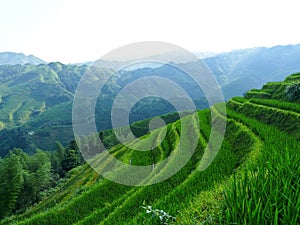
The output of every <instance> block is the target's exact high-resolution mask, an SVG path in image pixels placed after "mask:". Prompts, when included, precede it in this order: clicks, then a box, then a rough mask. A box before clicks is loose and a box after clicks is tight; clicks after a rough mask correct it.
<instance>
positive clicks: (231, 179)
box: [0, 74, 300, 225]
mask: <svg viewBox="0 0 300 225" xmlns="http://www.w3.org/2000/svg"><path fill="white" fill-rule="evenodd" d="M299 90H300V74H294V75H291V76H289V77H287V78H286V79H285V81H283V82H276V83H267V84H266V85H265V86H264V87H263V88H262V89H261V90H251V91H249V92H248V93H247V94H246V95H245V98H241V97H238V98H233V99H232V100H230V101H229V102H228V104H227V130H226V134H225V141H224V142H223V144H222V147H221V149H220V151H219V153H218V155H217V157H216V159H215V160H214V161H213V163H212V164H211V165H210V166H209V167H208V168H207V169H206V170H204V171H200V170H199V163H200V160H201V158H202V156H203V154H204V149H205V147H206V145H207V141H208V139H209V135H210V132H211V127H210V122H211V118H210V110H215V111H216V112H218V105H215V106H214V107H213V108H211V109H207V110H202V111H199V112H198V115H199V123H200V125H201V131H200V136H199V140H198V145H197V148H196V151H195V152H194V154H193V157H192V158H191V160H190V161H189V162H188V163H187V164H186V165H185V166H184V167H183V168H182V169H181V170H180V171H179V172H178V173H177V174H175V175H174V176H172V177H171V178H169V179H167V180H166V181H164V182H162V183H157V184H153V185H150V186H142V187H131V186H125V185H121V184H116V183H114V182H111V181H109V180H106V179H104V178H103V177H101V176H99V175H98V174H97V173H96V172H94V170H93V169H91V168H90V167H89V166H88V165H83V166H80V167H77V168H75V169H73V170H72V171H71V172H70V174H69V178H68V179H67V181H66V182H65V183H62V184H61V185H59V186H58V187H57V188H56V190H55V191H54V192H53V193H52V194H50V195H49V196H47V197H46V198H45V199H44V200H43V201H41V202H40V203H39V204H36V205H35V206H33V207H32V208H29V209H28V210H27V211H26V212H25V213H23V214H21V215H15V216H11V217H8V218H5V219H3V220H2V221H0V224H32V225H36V224H39V225H40V224H41V225H42V224H47V225H48V224H78V225H79V224H163V222H162V220H163V221H166V219H167V218H169V222H170V223H175V224H299V223H300V216H299V211H300V180H299V177H300V167H299V165H300V153H299V149H300V123H299V122H300V91H299ZM218 116H219V117H220V118H224V115H221V114H218ZM185 119H189V117H185ZM145 123H147V122H145ZM141 124H142V123H141ZM180 126H181V123H180V121H175V122H173V123H169V124H168V125H167V135H166V137H165V139H164V140H163V142H162V144H161V145H160V146H158V147H157V148H155V149H153V152H152V154H151V153H150V152H146V153H142V152H139V151H134V150H132V149H128V148H127V147H125V146H123V145H120V144H119V145H115V146H114V147H112V148H111V149H110V152H111V154H113V155H114V156H115V157H116V158H118V159H119V160H121V161H123V162H125V163H129V160H130V159H131V160H132V163H133V164H134V165H151V164H152V163H157V162H159V161H161V160H163V159H165V158H166V157H168V156H169V155H176V154H179V153H178V148H177V145H178V140H179V136H180V132H179V130H180V129H179V127H180ZM156 132H158V133H159V132H160V130H157V131H156ZM102 135H103V136H104V137H106V138H108V139H109V137H111V136H110V135H111V133H110V132H108V133H106V134H105V133H102ZM147 135H149V134H146V136H147ZM153 154H154V155H155V157H153ZM99 158H100V160H101V161H100V162H99ZM93 160H94V162H97V165H98V168H97V169H98V170H104V169H105V167H106V166H107V165H108V162H107V159H106V158H105V157H104V158H101V154H100V155H99V156H97V157H95V158H94V159H93ZM97 160H98V161H97ZM171 166H172V165H171ZM158 171H159V173H158ZM122 172H123V173H124V174H125V173H126V171H122ZM156 173H157V175H156ZM163 173H164V168H155V169H154V170H153V174H154V175H153V176H154V178H155V176H161V175H162V174H163ZM143 206H144V207H145V208H146V209H148V211H147V212H148V213H147V212H146V209H145V208H143ZM149 206H151V208H149ZM152 209H159V210H163V211H157V212H156V213H157V215H160V216H161V217H159V216H157V215H154V214H153V213H152ZM168 216H172V217H168ZM173 217H174V218H176V219H174V218H173Z"/></svg>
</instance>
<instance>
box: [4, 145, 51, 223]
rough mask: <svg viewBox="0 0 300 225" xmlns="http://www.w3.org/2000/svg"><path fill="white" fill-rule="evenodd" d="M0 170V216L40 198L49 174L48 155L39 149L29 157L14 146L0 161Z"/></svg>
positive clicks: (19, 209) (25, 206) (46, 184)
mask: <svg viewBox="0 0 300 225" xmlns="http://www.w3.org/2000/svg"><path fill="white" fill-rule="evenodd" d="M0 170H1V174H0V186H1V188H0V198H1V201H0V218H2V217H5V216H7V215H9V214H10V213H12V212H16V211H24V209H26V208H27V207H29V206H30V205H32V204H33V203H36V202H38V201H40V200H41V199H42V192H43V190H45V189H46V188H48V185H49V181H50V176H51V173H50V172H51V165H50V159H49V156H48V154H47V153H45V152H43V151H41V150H36V153H35V154H34V155H32V156H29V155H27V154H26V153H24V152H23V151H22V150H21V149H14V150H13V151H11V152H10V153H9V155H7V156H6V157H5V158H4V159H3V160H1V162H0Z"/></svg>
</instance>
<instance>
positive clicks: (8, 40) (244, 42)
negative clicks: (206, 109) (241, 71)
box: [0, 0, 300, 63]
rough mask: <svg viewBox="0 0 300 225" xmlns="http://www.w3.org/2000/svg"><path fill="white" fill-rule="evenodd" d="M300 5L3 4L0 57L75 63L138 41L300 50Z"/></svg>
mask: <svg viewBox="0 0 300 225" xmlns="http://www.w3.org/2000/svg"><path fill="white" fill-rule="evenodd" d="M298 5H299V3H298V1H296V0H294V1H292V0H286V1H268V0H266V1H259V0H254V1H239V0H227V1H222V0H210V1H201V0H200V1H199V0H198V1H197V0H189V1H169V0H164V1H158V0H153V1H140V0H134V1H133V0H126V1H117V0H110V1H99V0H86V1H76V0H73V1H71V0H51V1H45V0H44V1H42V0H27V1H24V0H10V1H5V0H0V27H1V35H0V52H7V51H10V52H23V53H25V54H27V55H29V54H33V55H35V56H37V57H39V58H41V59H43V60H46V61H48V62H50V61H61V62H63V63H76V62H85V61H90V60H96V59H98V58H100V57H101V56H102V55H104V54H106V53H107V52H109V51H111V50H113V49H114V48H117V47H120V46H123V45H126V44H130V43H133V42H139V41H164V42H170V43H173V44H176V45H179V46H181V47H183V48H186V49H187V50H190V51H196V52H199V51H203V52H205V51H209V52H224V51H230V50H233V49H242V48H251V47H261V46H264V47H271V46H275V45H287V44H297V43H300V29H298V27H299V24H298V22H299V12H298V11H299V7H298Z"/></svg>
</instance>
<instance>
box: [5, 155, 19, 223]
mask: <svg viewBox="0 0 300 225" xmlns="http://www.w3.org/2000/svg"><path fill="white" fill-rule="evenodd" d="M0 170H1V173H0V184H1V185H0V218H3V217H5V216H7V215H9V214H10V213H11V212H12V211H13V210H14V209H15V207H16V204H17V201H18V197H19V194H20V192H21V189H22V186H23V183H24V180H23V168H22V164H21V162H20V157H19V156H18V155H16V154H14V153H12V152H11V153H10V154H9V155H8V156H7V157H6V158H5V159H3V160H1V162H0Z"/></svg>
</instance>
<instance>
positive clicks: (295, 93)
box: [286, 83, 300, 102]
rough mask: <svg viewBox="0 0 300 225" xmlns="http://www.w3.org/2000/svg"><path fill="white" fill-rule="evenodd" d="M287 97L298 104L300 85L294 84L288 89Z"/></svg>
mask: <svg viewBox="0 0 300 225" xmlns="http://www.w3.org/2000/svg"><path fill="white" fill-rule="evenodd" d="M286 96H287V98H288V100H289V101H292V102H296V101H298V100H299V99H300V83H294V84H291V85H289V86H288V87H287V88H286Z"/></svg>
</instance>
